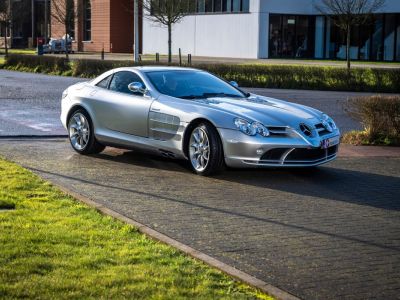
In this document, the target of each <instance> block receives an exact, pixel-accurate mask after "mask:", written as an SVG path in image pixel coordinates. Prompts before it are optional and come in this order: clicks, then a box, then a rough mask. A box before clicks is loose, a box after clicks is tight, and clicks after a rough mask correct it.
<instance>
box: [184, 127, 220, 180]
mask: <svg viewBox="0 0 400 300" xmlns="http://www.w3.org/2000/svg"><path fill="white" fill-rule="evenodd" d="M196 128H200V129H202V130H204V132H205V133H206V134H207V137H208V141H209V147H210V148H209V149H210V154H209V155H210V156H209V160H208V164H207V166H206V168H205V169H204V170H203V171H198V170H196V169H195V168H194V166H193V164H192V162H191V158H190V154H189V150H188V154H189V164H190V167H191V169H192V171H193V172H194V173H196V174H198V175H202V176H207V175H211V174H214V173H216V172H218V171H220V169H221V168H222V166H223V160H224V159H223V157H224V155H223V150H222V143H221V140H220V137H219V134H218V131H217V130H216V129H215V128H214V126H213V125H211V124H209V123H206V122H202V123H200V124H198V125H197V126H195V127H193V129H192V130H191V132H190V136H191V135H192V133H193V131H194V130H196ZM188 143H190V137H189V138H188ZM189 147H190V145H188V149H189Z"/></svg>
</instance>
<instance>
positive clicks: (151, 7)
mask: <svg viewBox="0 0 400 300" xmlns="http://www.w3.org/2000/svg"><path fill="white" fill-rule="evenodd" d="M188 2H189V4H188ZM190 3H193V4H194V3H195V1H190V0H189V1H187V0H142V5H143V10H144V11H145V17H146V18H148V19H150V20H152V21H153V22H155V23H159V24H161V25H163V26H166V27H167V28H168V62H169V63H171V62H172V26H173V25H174V24H176V23H179V22H180V21H181V20H182V18H183V17H185V16H186V15H187V14H188V13H189V11H192V10H194V8H193V7H191V6H192V5H191V4H190Z"/></svg>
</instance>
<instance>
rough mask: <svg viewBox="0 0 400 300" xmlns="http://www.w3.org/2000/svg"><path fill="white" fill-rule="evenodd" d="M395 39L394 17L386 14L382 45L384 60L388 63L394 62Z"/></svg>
mask: <svg viewBox="0 0 400 300" xmlns="http://www.w3.org/2000/svg"><path fill="white" fill-rule="evenodd" d="M395 37H396V15H395V14H388V15H386V16H385V34H384V45H383V53H384V57H383V59H384V60H388V61H392V60H394V40H395ZM397 38H399V37H397Z"/></svg>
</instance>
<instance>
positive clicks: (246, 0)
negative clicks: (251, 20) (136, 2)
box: [155, 0, 250, 14]
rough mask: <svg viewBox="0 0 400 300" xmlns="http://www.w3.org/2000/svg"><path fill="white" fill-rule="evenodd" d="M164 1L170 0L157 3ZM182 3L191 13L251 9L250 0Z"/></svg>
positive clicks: (236, 11)
mask: <svg viewBox="0 0 400 300" xmlns="http://www.w3.org/2000/svg"><path fill="white" fill-rule="evenodd" d="M163 1H168V0H158V1H157V2H155V3H156V5H157V6H158V5H162V3H163ZM180 3H181V5H183V6H184V10H186V8H185V7H187V11H188V12H189V13H190V14H221V13H248V12H249V9H250V0H183V1H182V2H180ZM186 3H187V4H186Z"/></svg>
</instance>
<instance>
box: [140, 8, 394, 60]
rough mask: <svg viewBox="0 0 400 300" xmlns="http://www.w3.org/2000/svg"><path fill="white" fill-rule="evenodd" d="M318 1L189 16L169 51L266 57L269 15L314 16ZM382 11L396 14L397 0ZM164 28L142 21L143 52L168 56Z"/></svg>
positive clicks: (176, 30)
mask: <svg viewBox="0 0 400 300" xmlns="http://www.w3.org/2000/svg"><path fill="white" fill-rule="evenodd" d="M320 1H321V0H250V13H243V14H209V15H207V14H204V15H190V16H186V17H185V18H183V19H182V21H181V22H180V23H179V24H175V25H174V26H173V32H172V52H173V54H178V48H181V49H182V53H183V54H184V55H186V54H188V53H191V54H192V55H196V56H215V57H236V58H267V57H268V34H269V14H270V13H280V14H305V15H309V14H318V11H317V10H316V9H315V3H318V2H320ZM381 11H382V12H386V13H389V12H400V0H386V4H385V6H384V7H383V9H382V10H381ZM167 39H168V34H167V29H166V28H165V27H161V26H160V25H158V24H157V23H153V22H151V21H150V20H148V19H147V18H144V19H143V53H145V54H151V53H152V54H154V53H156V52H159V53H160V54H167V53H168V44H167Z"/></svg>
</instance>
